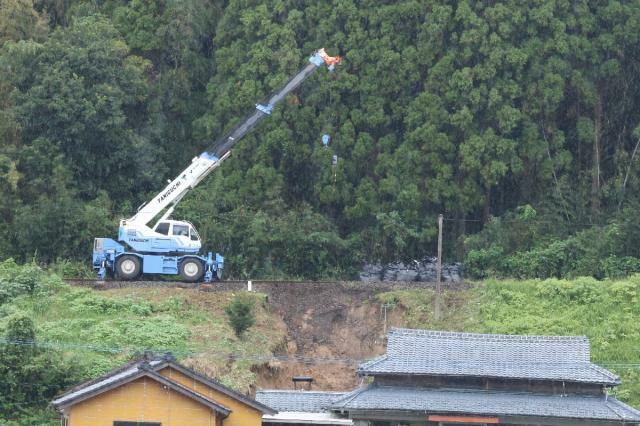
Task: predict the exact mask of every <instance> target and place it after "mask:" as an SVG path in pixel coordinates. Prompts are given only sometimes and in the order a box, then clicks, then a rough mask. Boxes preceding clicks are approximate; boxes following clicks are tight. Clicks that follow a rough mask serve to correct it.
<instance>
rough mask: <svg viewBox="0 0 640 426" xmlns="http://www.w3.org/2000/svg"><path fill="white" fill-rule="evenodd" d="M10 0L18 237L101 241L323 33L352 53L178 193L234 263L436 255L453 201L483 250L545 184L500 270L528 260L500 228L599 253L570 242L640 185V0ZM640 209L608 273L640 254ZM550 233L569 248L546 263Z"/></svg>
mask: <svg viewBox="0 0 640 426" xmlns="http://www.w3.org/2000/svg"><path fill="white" fill-rule="evenodd" d="M0 4H1V5H2V7H0V11H1V12H0V43H2V46H1V48H0V141H1V144H0V192H1V194H2V196H1V197H0V256H4V257H8V256H13V257H15V258H18V259H30V258H32V257H33V256H36V257H37V258H38V259H42V260H44V261H51V260H55V259H56V258H75V259H81V258H87V256H88V251H89V247H90V243H91V238H92V237H95V236H113V235H115V232H116V223H117V220H118V219H119V218H120V217H129V216H130V215H132V214H133V212H134V211H135V206H137V205H139V204H140V203H142V202H144V201H146V200H148V199H149V198H150V197H151V196H152V195H153V194H154V192H155V191H158V190H159V189H160V187H161V186H162V182H163V181H164V179H166V178H168V177H173V175H174V174H175V173H177V172H178V171H179V170H181V169H182V168H183V167H184V165H185V164H187V162H188V161H189V159H190V158H191V157H192V156H193V155H194V154H197V153H198V152H199V151H200V150H202V149H203V148H204V147H205V146H206V145H207V143H208V142H210V141H212V140H214V139H216V138H218V137H219V136H220V135H221V134H222V133H223V132H224V131H225V130H226V129H228V128H230V127H231V126H233V125H234V124H235V123H236V122H237V121H238V120H239V119H240V118H241V117H242V116H244V114H245V113H246V112H247V111H248V110H250V109H251V108H252V105H253V104H254V103H255V102H257V101H259V100H261V99H263V98H264V97H265V96H266V95H267V94H268V93H270V92H271V91H272V90H273V89H275V88H276V87H278V86H279V85H280V84H282V83H283V82H284V81H285V80H286V79H287V77H288V76H289V75H291V74H292V73H294V72H295V71H297V70H298V69H299V67H300V66H301V65H302V63H303V62H304V58H305V57H306V56H307V55H309V54H310V53H312V52H313V51H314V50H315V49H317V48H319V47H322V46H326V47H327V48H328V51H329V52H330V53H331V54H341V55H343V56H344V57H345V61H344V64H343V65H341V66H340V67H339V70H337V71H336V72H334V73H333V74H328V73H326V72H320V73H318V74H317V75H316V76H314V77H313V78H312V79H311V80H310V81H308V82H307V83H306V84H305V85H304V87H302V88H300V89H299V90H297V91H296V93H295V94H294V95H292V96H290V97H289V98H288V99H287V100H286V101H285V102H284V103H283V105H281V106H280V107H279V108H278V109H277V111H276V112H275V113H274V114H273V117H271V118H270V119H269V120H267V122H265V123H263V124H262V125H261V127H260V129H259V130H258V131H256V132H254V133H253V134H252V135H250V136H248V137H247V138H246V140H244V141H243V142H242V143H241V144H240V146H239V147H238V148H237V149H236V150H235V152H234V154H233V156H232V158H231V159H230V160H228V161H227V162H226V163H225V164H224V165H223V166H222V167H221V168H220V169H219V170H217V171H216V172H215V173H214V176H212V177H211V178H209V179H208V180H207V181H206V182H205V183H204V184H203V185H201V187H200V188H198V190H197V191H196V192H197V193H194V194H190V195H189V196H188V197H187V198H186V199H185V200H184V202H183V204H182V205H181V209H180V211H179V212H178V213H179V216H183V217H185V218H187V219H191V220H193V221H194V222H195V223H196V225H197V226H198V227H199V229H200V230H201V231H202V232H201V233H202V234H203V236H204V238H205V241H206V242H207V244H208V247H206V248H207V249H215V250H216V251H219V252H222V253H224V254H225V255H226V256H227V258H228V262H227V265H228V269H227V276H235V277H246V276H261V277H268V276H271V277H277V276H289V277H312V278H317V277H330V276H342V277H344V276H348V275H351V274H353V272H354V271H356V270H357V269H358V268H359V267H360V265H361V262H363V261H366V260H369V261H375V260H382V261H388V260H396V259H407V258H416V257H422V256H424V255H426V254H431V253H433V251H434V245H435V244H434V243H435V217H436V216H437V214H438V213H445V214H446V216H447V217H448V218H449V219H450V221H448V222H447V225H448V227H447V232H446V241H445V247H447V250H448V252H449V256H450V257H451V256H453V255H454V254H455V255H456V256H457V257H458V258H460V257H462V256H463V253H464V250H463V246H462V244H461V242H462V241H463V240H464V237H465V235H467V234H470V233H473V232H476V231H478V230H479V229H480V228H481V225H482V223H486V222H487V221H488V220H489V218H490V217H491V216H502V215H503V214H504V213H505V212H509V211H514V210H515V209H516V208H518V206H523V205H531V206H533V208H535V209H536V211H538V212H539V215H540V216H539V217H544V218H545V221H548V222H550V225H548V226H546V227H543V226H536V227H535V232H536V233H537V234H536V235H535V237H536V238H538V239H537V240H536V241H535V244H533V245H531V247H526V246H524V245H522V246H517V247H510V248H505V247H502V246H496V247H492V245H491V243H490V244H489V245H485V246H482V247H478V248H477V249H478V250H480V251H481V252H480V253H475V254H473V256H472V258H471V261H472V263H474V262H475V263H474V266H473V268H480V269H481V270H479V271H478V274H480V275H482V274H488V273H491V272H492V271H499V272H500V271H509V270H510V268H512V266H513V265H508V266H504V265H500V264H499V263H496V262H491V261H490V260H488V259H489V258H492V257H495V256H500V255H499V253H500V250H502V255H511V254H512V253H521V254H516V255H514V257H513V260H512V261H510V262H511V263H513V264H515V266H516V270H517V274H518V275H523V276H551V275H571V274H574V273H575V274H581V273H583V272H582V271H583V269H581V268H580V267H576V268H574V267H573V266H572V265H570V264H569V263H570V262H569V260H567V258H571V257H575V256H577V257H580V256H582V255H583V253H582V251H584V250H586V251H589V252H591V251H593V250H591V249H590V248H585V247H577V248H575V249H574V245H578V246H581V245H583V243H584V241H588V240H590V239H591V238H592V236H591V234H588V232H590V231H588V230H586V232H587V234H585V235H586V236H584V237H583V236H580V235H575V234H576V232H577V231H581V230H585V226H584V225H589V224H604V225H608V224H609V223H610V222H613V223H614V224H615V225H614V227H615V226H618V225H619V224H620V222H621V221H623V220H624V218H625V217H628V216H629V214H630V213H629V212H632V213H633V212H635V211H636V209H635V207H637V206H638V205H639V204H640V200H639V198H638V194H639V193H640V192H639V191H638V190H639V189H640V188H639V186H640V168H639V167H637V164H636V163H637V161H638V155H637V148H638V141H639V140H640V139H639V138H638V136H639V134H638V132H636V131H635V129H637V128H638V125H639V124H640V108H639V105H638V102H640V101H639V100H640V96H638V93H639V91H640V90H639V89H640V83H638V79H637V78H636V76H637V74H638V69H639V65H640V59H639V58H638V55H637V52H638V51H640V43H639V42H640V39H639V37H640V0H629V1H621V0H606V1H593V0H576V1H569V0H544V1H539V2H522V1H516V0H501V1H497V2H469V1H466V0H463V1H457V2H451V1H445V0H428V1H417V0H402V1H396V2H389V3H387V2H377V1H371V0H323V1H317V2H312V3H308V2H300V1H298V0H262V1H256V0H231V1H225V2H221V1H215V0H182V1H175V0H158V1H146V0H106V1H93V0H68V1H43V0H1V2H0ZM47 24H48V25H47ZM323 133H330V134H331V135H332V142H331V144H330V147H329V148H328V149H326V150H325V149H323V148H322V145H321V143H320V137H321V135H322V134H323ZM333 154H337V155H338V156H339V161H338V163H337V165H336V166H332V165H331V164H332V162H331V156H332V155H333ZM625 208H629V210H628V212H627V213H625V210H624V209H625ZM176 216H178V214H176ZM632 216H634V217H637V216H638V215H637V214H633V215H632ZM469 220H471V221H476V220H477V221H478V222H467V221H469ZM467 225H469V226H467ZM632 225H633V229H634V232H633V233H632V234H626V235H621V236H620V237H619V239H618V240H616V246H615V250H610V248H608V247H602V248H601V249H598V250H597V253H598V257H599V258H600V261H599V266H597V267H595V266H594V268H595V269H598V270H596V271H587V273H589V274H593V275H596V276H606V275H608V274H609V273H608V272H607V268H608V267H609V266H607V265H618V264H621V265H622V266H623V268H627V269H630V270H634V269H637V263H638V261H637V260H635V259H630V257H634V258H637V253H636V252H635V250H634V249H633V244H631V242H633V241H634V240H633V239H632V237H631V236H630V235H635V234H637V233H638V229H640V225H638V222H637V220H636V222H634V223H633V224H632ZM604 229H605V231H602V232H605V233H607V232H609V231H607V230H606V229H610V228H604ZM611 229H613V228H611ZM527 232H533V231H527ZM592 232H593V233H595V234H598V235H599V233H600V232H601V231H599V230H594V231H592ZM574 235H575V237H572V236H574ZM567 237H572V238H573V239H572V241H573V242H567V243H565V242H564V241H563V240H564V239H566V238H567ZM514 241H515V240H514ZM620 242H622V244H619V243H620ZM567 245H568V246H570V247H566V246H567ZM529 250H533V252H532V256H533V257H537V258H542V257H544V256H547V255H549V256H552V257H554V258H557V259H558V260H556V261H555V262H556V263H557V264H558V265H556V266H553V267H552V269H553V270H549V271H546V270H544V271H540V270H539V269H540V267H539V266H537V265H530V264H525V263H527V262H526V259H524V260H523V258H527V257H529V255H528V254H524V252H525V251H529ZM547 252H548V254H547ZM468 254H470V252H469V253H468ZM586 255H587V256H589V255H590V254H589V253H587V254H586ZM611 257H614V258H613V260H611V261H609V260H607V259H609V258H611ZM579 262H580V260H579ZM543 263H544V262H543ZM584 263H587V264H588V263H591V261H590V260H586V261H584ZM476 265H480V266H476ZM482 265H486V267H484V266H482ZM554 268H555V269H554ZM616 268H617V267H616ZM614 269H615V268H614ZM483 271H484V272H483ZM617 273H618V272H615V274H617Z"/></svg>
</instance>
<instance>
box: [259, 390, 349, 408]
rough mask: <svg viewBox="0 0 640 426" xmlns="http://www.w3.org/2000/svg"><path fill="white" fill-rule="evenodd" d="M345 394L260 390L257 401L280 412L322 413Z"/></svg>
mask: <svg viewBox="0 0 640 426" xmlns="http://www.w3.org/2000/svg"><path fill="white" fill-rule="evenodd" d="M344 394H345V393H344V392H321V391H295V390H259V391H257V392H256V400H257V401H258V402H260V403H262V404H265V405H267V406H269V407H271V408H273V409H275V410H278V411H300V412H302V411H304V412H308V413H320V412H323V411H325V410H324V408H325V407H328V406H330V405H331V403H332V402H333V401H334V400H336V399H338V398H340V397H341V396H343V395H344Z"/></svg>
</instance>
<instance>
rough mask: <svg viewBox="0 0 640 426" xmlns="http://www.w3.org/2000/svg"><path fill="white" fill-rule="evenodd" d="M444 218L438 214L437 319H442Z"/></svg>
mask: <svg viewBox="0 0 640 426" xmlns="http://www.w3.org/2000/svg"><path fill="white" fill-rule="evenodd" d="M443 220H444V218H443V216H442V215H441V214H439V215H438V263H437V264H436V300H435V302H436V307H435V315H436V321H440V292H441V291H442V290H441V288H440V284H441V281H442V222H443Z"/></svg>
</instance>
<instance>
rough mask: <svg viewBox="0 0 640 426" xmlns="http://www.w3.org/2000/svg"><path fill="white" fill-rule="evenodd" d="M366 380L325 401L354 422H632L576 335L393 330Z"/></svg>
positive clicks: (363, 425)
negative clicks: (365, 383) (384, 352)
mask: <svg viewBox="0 0 640 426" xmlns="http://www.w3.org/2000/svg"><path fill="white" fill-rule="evenodd" d="M358 374H359V375H360V376H362V377H363V378H368V379H365V380H369V381H370V384H368V385H366V386H363V387H361V388H359V389H356V390H354V391H353V392H349V393H347V394H345V395H343V396H342V397H340V398H339V399H337V400H334V401H333V402H332V403H331V410H333V411H334V412H335V413H336V414H340V415H344V416H348V417H349V418H351V419H352V420H353V422H354V425H355V426H400V425H410V426H426V425H462V424H467V425H478V424H480V425H482V424H508V425H593V426H597V425H637V424H639V422H640V411H638V410H636V409H634V408H632V407H630V406H628V405H626V404H624V403H622V402H621V401H619V400H617V399H616V398H614V397H612V396H610V395H609V394H608V393H609V391H610V390H611V389H612V388H613V387H615V386H617V385H619V384H620V378H619V377H618V376H616V375H615V374H613V373H612V372H610V371H608V370H606V369H604V368H601V367H599V366H597V365H595V364H594V363H592V362H591V359H590V346H589V341H588V339H587V338H586V337H583V336H579V337H576V336H511V335H495V334H474V333H451V332H441V331H426V330H410V329H392V330H391V332H390V333H389V336H388V343H387V352H386V354H385V355H383V356H381V357H379V358H376V359H374V360H371V361H369V362H365V363H364V364H362V365H360V367H359V369H358Z"/></svg>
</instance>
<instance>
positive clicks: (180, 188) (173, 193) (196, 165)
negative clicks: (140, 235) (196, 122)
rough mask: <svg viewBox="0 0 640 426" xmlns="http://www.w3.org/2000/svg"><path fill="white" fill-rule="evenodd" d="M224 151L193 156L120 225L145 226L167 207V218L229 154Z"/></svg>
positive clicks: (164, 216) (165, 215)
mask: <svg viewBox="0 0 640 426" xmlns="http://www.w3.org/2000/svg"><path fill="white" fill-rule="evenodd" d="M230 154H231V151H228V152H226V153H225V154H224V155H223V156H222V157H221V158H217V157H216V156H214V155H211V154H208V153H206V152H204V153H202V154H200V156H198V157H194V158H193V160H192V161H191V164H190V165H189V167H187V168H186V169H184V170H183V171H182V173H180V174H179V175H178V177H177V178H175V179H174V180H172V181H171V182H169V184H168V185H167V186H165V187H164V189H163V190H162V191H160V192H159V193H158V194H157V195H156V196H155V197H154V198H153V200H151V201H150V202H148V203H147V204H145V205H143V206H142V207H141V208H140V210H138V212H137V213H136V214H135V216H133V217H132V218H130V219H125V220H123V221H122V222H121V225H122V226H127V227H138V226H147V225H148V223H149V222H151V220H152V219H153V218H154V217H156V216H158V215H159V214H160V213H162V212H163V211H165V209H168V208H169V210H167V212H166V213H165V214H164V215H163V218H167V217H168V216H169V215H170V214H171V212H172V211H173V206H175V205H176V204H177V203H178V202H179V201H180V200H181V199H182V197H184V196H185V195H186V194H187V192H189V191H190V190H191V189H193V188H194V187H195V186H196V185H197V184H198V183H200V181H201V180H202V179H204V178H205V177H207V175H208V174H209V173H211V172H212V171H213V170H215V169H216V168H217V167H218V166H219V165H220V164H221V163H222V162H223V161H224V160H225V159H226V158H227V157H228V156H229V155H230Z"/></svg>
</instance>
